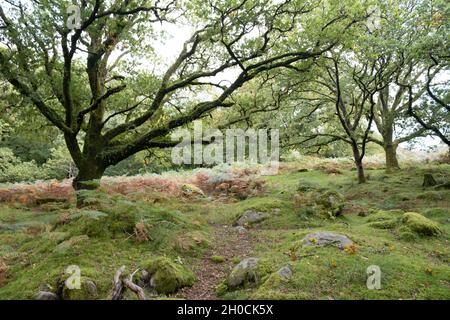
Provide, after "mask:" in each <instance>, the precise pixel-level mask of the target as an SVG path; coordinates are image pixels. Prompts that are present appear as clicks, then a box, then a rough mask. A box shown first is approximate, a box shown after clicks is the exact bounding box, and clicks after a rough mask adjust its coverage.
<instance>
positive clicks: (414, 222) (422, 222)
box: [402, 212, 442, 236]
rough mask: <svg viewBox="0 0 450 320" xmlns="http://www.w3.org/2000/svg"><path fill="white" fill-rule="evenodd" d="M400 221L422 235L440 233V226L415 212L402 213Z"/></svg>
mask: <svg viewBox="0 0 450 320" xmlns="http://www.w3.org/2000/svg"><path fill="white" fill-rule="evenodd" d="M402 222H403V223H404V224H405V225H406V226H407V227H409V228H410V229H411V230H412V231H414V232H416V233H417V234H419V235H422V236H437V235H440V234H441V233H442V230H441V228H440V227H439V225H438V224H437V223H436V222H434V221H433V220H430V219H428V218H425V217H424V216H422V215H421V214H419V213H416V212H406V213H405V214H403V217H402Z"/></svg>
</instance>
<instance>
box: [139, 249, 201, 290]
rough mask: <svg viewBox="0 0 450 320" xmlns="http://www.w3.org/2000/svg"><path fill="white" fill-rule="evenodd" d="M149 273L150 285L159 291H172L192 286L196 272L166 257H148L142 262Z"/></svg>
mask: <svg viewBox="0 0 450 320" xmlns="http://www.w3.org/2000/svg"><path fill="white" fill-rule="evenodd" d="M142 267H143V268H144V269H145V271H146V272H147V273H148V278H149V285H150V287H152V288H154V289H155V290H156V291H157V292H158V293H172V292H175V291H177V290H178V289H180V288H182V287H187V286H192V285H193V284H194V282H195V280H196V279H195V275H194V273H193V272H192V271H191V270H189V269H187V268H186V267H184V266H182V265H180V264H177V263H175V262H172V261H171V260H170V259H169V258H166V257H157V258H153V259H148V260H146V261H144V262H143V263H142Z"/></svg>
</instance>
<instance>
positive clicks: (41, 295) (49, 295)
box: [36, 291, 58, 300]
mask: <svg viewBox="0 0 450 320" xmlns="http://www.w3.org/2000/svg"><path fill="white" fill-rule="evenodd" d="M36 300H58V296H57V295H56V294H54V293H53V292H49V291H39V292H38V293H37V294H36Z"/></svg>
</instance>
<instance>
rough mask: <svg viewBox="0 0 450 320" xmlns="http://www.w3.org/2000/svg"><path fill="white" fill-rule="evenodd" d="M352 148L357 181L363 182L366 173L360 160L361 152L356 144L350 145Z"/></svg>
mask: <svg viewBox="0 0 450 320" xmlns="http://www.w3.org/2000/svg"><path fill="white" fill-rule="evenodd" d="M352 149H353V158H354V160H355V165H356V170H357V172H358V183H365V182H366V175H365V173H364V166H363V162H362V157H361V153H360V151H359V149H358V145H357V144H354V145H352Z"/></svg>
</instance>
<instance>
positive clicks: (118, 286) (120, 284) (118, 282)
mask: <svg viewBox="0 0 450 320" xmlns="http://www.w3.org/2000/svg"><path fill="white" fill-rule="evenodd" d="M138 271H139V269H137V270H136V271H134V272H133V273H132V274H131V275H130V276H129V277H128V278H124V277H123V273H124V272H125V266H121V267H120V268H119V270H117V272H116V275H115V276H114V288H113V292H112V297H111V299H112V300H122V299H123V295H124V293H125V290H126V289H130V290H131V291H133V292H134V293H135V294H136V295H137V296H138V298H139V300H147V297H146V296H145V293H144V290H143V289H142V288H141V287H140V286H138V285H137V284H135V283H134V282H133V276H134V275H135V274H136V272H138Z"/></svg>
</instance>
